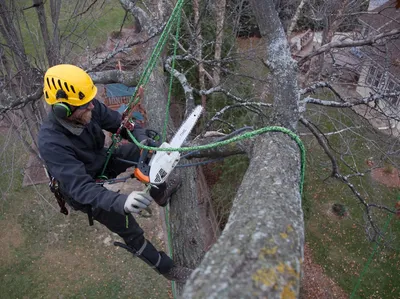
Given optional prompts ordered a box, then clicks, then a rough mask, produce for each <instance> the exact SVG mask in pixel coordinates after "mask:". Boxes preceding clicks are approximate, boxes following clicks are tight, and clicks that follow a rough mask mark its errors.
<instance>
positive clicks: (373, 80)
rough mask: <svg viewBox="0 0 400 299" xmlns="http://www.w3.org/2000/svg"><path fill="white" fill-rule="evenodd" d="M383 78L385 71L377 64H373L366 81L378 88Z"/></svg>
mask: <svg viewBox="0 0 400 299" xmlns="http://www.w3.org/2000/svg"><path fill="white" fill-rule="evenodd" d="M382 78H383V73H382V72H381V71H380V70H379V69H378V68H377V67H375V66H371V67H370V68H369V71H368V75H367V79H366V80H365V83H367V84H368V85H370V86H372V87H375V88H378V87H379V85H380V84H381V80H382Z"/></svg>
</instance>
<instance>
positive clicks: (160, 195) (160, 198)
mask: <svg viewBox="0 0 400 299" xmlns="http://www.w3.org/2000/svg"><path fill="white" fill-rule="evenodd" d="M181 185H182V181H181V179H180V178H179V176H177V175H174V176H172V175H171V176H170V178H169V179H168V180H167V182H166V183H165V185H160V186H159V188H160V189H164V191H161V192H160V191H159V190H157V189H156V188H152V189H151V190H150V195H151V197H153V199H154V201H155V202H156V203H157V204H158V205H159V206H162V207H165V206H166V205H167V204H168V202H169V200H170V198H171V196H172V195H173V194H174V193H175V192H176V191H177V190H178V189H179V187H180V186H181Z"/></svg>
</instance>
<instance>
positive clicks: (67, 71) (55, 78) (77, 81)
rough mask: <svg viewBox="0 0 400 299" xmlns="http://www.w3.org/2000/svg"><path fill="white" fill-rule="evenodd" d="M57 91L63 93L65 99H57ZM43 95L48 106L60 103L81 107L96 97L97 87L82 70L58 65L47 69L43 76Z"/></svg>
mask: <svg viewBox="0 0 400 299" xmlns="http://www.w3.org/2000/svg"><path fill="white" fill-rule="evenodd" d="M59 90H63V91H64V92H65V94H66V98H60V97H59V98H57V96H56V95H57V91H59ZM43 93H44V98H45V100H46V102H47V104H49V105H54V104H56V103H60V102H62V103H67V104H69V105H72V106H82V105H85V104H86V103H89V102H90V101H91V100H92V99H93V98H94V97H95V96H96V93H97V87H96V86H95V85H94V84H93V81H92V78H90V76H89V75H88V74H87V73H86V72H85V71H84V70H83V69H81V68H79V67H77V66H75V65H71V64H59V65H55V66H53V67H51V68H49V69H48V70H47V72H46V74H45V75H44V89H43Z"/></svg>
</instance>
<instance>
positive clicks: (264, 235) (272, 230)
mask: <svg viewBox="0 0 400 299" xmlns="http://www.w3.org/2000/svg"><path fill="white" fill-rule="evenodd" d="M244 2H245V1H228V3H227V6H226V9H227V11H226V12H225V14H222V13H221V14H219V16H221V18H218V22H217V24H215V28H213V27H212V28H209V27H207V26H205V25H204V26H201V25H199V23H200V24H201V23H202V22H205V21H206V20H207V17H209V16H210V15H213V14H214V13H215V10H213V9H210V7H213V6H212V3H211V2H210V1H193V3H192V8H193V11H194V16H193V20H192V18H191V16H190V15H183V24H184V26H182V28H186V31H185V32H184V33H182V35H181V38H180V39H179V50H178V55H177V56H176V57H171V55H170V51H166V52H163V56H162V59H161V60H159V61H158V64H157V65H156V66H155V68H154V70H153V73H152V76H150V81H149V83H148V84H147V86H146V93H145V101H144V105H145V108H146V110H147V112H148V117H149V119H151V126H152V127H153V128H155V129H158V130H160V128H162V126H163V116H164V112H165V111H164V109H165V108H164V107H165V104H166V94H167V90H166V78H165V75H166V73H165V71H167V73H168V74H171V75H172V76H173V77H174V80H175V81H174V82H175V86H178V88H179V89H178V90H175V91H174V92H175V94H176V97H177V98H178V100H180V101H181V102H182V103H184V106H185V109H186V110H187V111H190V110H191V108H192V107H194V105H195V102H196V101H198V99H199V98H201V97H203V96H206V95H213V98H212V99H213V100H212V101H213V102H211V103H209V102H208V103H207V105H206V109H207V113H208V114H209V115H210V116H209V117H208V119H205V121H204V122H205V124H204V126H203V129H199V131H198V132H197V133H199V138H196V139H195V140H188V142H189V144H192V145H196V144H208V143H210V142H212V141H214V140H216V139H218V137H215V135H216V134H215V131H222V132H224V133H226V134H229V133H235V131H236V129H237V128H240V127H242V126H244V125H245V124H246V125H249V124H250V125H252V126H253V127H263V126H266V125H279V126H283V127H285V128H288V129H290V130H292V131H294V132H297V131H298V130H301V131H302V132H304V131H305V129H307V130H308V132H310V133H311V134H312V135H313V136H314V137H315V138H316V140H317V142H318V143H319V145H320V146H321V147H322V149H323V150H324V151H325V153H326V154H327V156H328V157H329V159H330V161H331V168H332V172H331V177H332V178H336V179H338V180H339V181H341V182H343V183H344V184H345V185H346V186H347V187H348V188H349V190H351V192H352V193H353V195H354V197H355V198H356V199H357V200H358V202H360V203H361V204H362V205H363V207H364V209H365V215H366V221H365V225H366V226H368V227H372V230H373V232H374V235H375V236H380V235H382V230H381V227H380V225H379V224H377V223H376V219H375V218H374V214H373V211H374V210H376V209H379V210H382V211H384V212H388V213H394V212H395V211H394V210H393V209H392V208H390V207H386V206H384V205H380V204H375V203H370V202H368V201H367V200H366V196H364V195H363V194H361V192H359V191H358V190H357V186H355V185H354V184H353V183H352V181H351V180H352V178H354V177H357V176H361V175H363V172H361V171H359V167H358V166H359V165H356V163H354V165H353V164H351V163H348V162H347V161H346V160H345V159H341V158H342V156H341V154H340V153H339V154H337V153H336V152H335V149H334V148H333V147H332V145H331V144H330V143H329V136H330V134H341V132H342V131H343V130H352V129H354V128H353V127H352V126H351V125H348V124H341V126H340V127H338V128H337V130H335V131H334V132H331V131H328V130H327V129H326V130H324V129H323V128H322V125H320V124H318V123H315V122H313V120H312V117H313V116H314V114H315V115H317V114H318V113H319V114H318V115H322V113H325V112H323V111H321V110H317V109H315V110H313V108H310V106H312V107H313V106H314V105H319V106H323V107H325V106H329V107H335V108H338V109H347V108H351V107H355V106H361V105H366V104H369V103H373V102H375V101H378V100H383V99H387V98H389V97H393V96H397V95H398V94H397V93H386V92H383V93H382V92H377V93H375V94H373V95H371V96H370V97H367V98H363V99H360V100H355V101H354V100H352V99H350V98H344V97H343V96H341V95H340V94H339V93H338V92H337V90H336V89H335V87H334V86H333V84H331V83H330V82H317V83H315V84H310V85H306V86H304V88H303V89H299V88H298V82H297V76H298V69H297V63H296V61H294V60H293V58H292V57H291V54H290V52H289V46H288V43H287V40H286V35H285V32H284V29H283V26H282V23H281V20H280V19H279V16H278V12H277V11H276V9H275V5H274V3H272V1H261V0H252V1H251V6H252V8H253V13H254V16H255V19H256V21H257V24H258V27H259V29H260V33H261V35H262V37H263V39H261V40H252V43H251V44H250V46H248V48H247V49H245V50H243V47H242V48H241V47H240V46H238V43H239V42H238V43H236V42H232V34H233V36H234V37H235V36H236V33H237V32H239V31H240V26H241V24H240V12H241V8H242V7H243V5H244ZM120 3H121V4H122V6H123V7H124V9H125V10H127V11H128V12H129V13H130V14H132V15H133V16H134V17H135V18H136V19H137V20H138V22H139V23H140V28H141V32H140V33H139V34H138V35H137V37H136V39H135V41H134V42H132V43H130V44H124V45H118V46H117V47H116V48H115V49H113V50H112V51H110V53H109V55H107V57H105V58H103V59H101V60H100V61H99V60H97V62H96V63H93V64H88V65H87V69H88V70H89V71H90V74H91V76H92V78H93V79H94V81H95V82H97V83H100V82H101V83H107V82H125V83H126V82H129V83H130V84H132V85H134V84H135V83H137V82H138V78H139V76H140V74H141V70H142V69H143V67H144V64H142V65H141V66H140V68H138V69H137V70H135V71H118V70H111V69H109V68H108V66H107V64H108V63H110V64H112V63H113V62H112V59H113V58H114V57H115V55H116V54H118V53H122V52H123V51H125V50H127V49H129V48H130V47H132V46H133V45H136V44H140V43H144V44H146V46H147V47H146V49H147V51H148V53H147V54H146V55H145V56H146V57H150V52H151V50H152V49H154V47H155V45H156V42H157V40H158V38H159V33H160V32H161V30H162V28H163V26H164V25H165V22H166V20H167V18H168V16H169V14H170V12H171V10H172V7H173V5H172V3H169V2H167V1H163V2H161V3H160V2H159V1H155V0H154V1H150V0H149V1H143V3H142V5H141V6H138V5H136V2H135V1H128V0H120ZM197 4H198V5H197ZM200 4H202V5H200ZM0 8H1V7H0ZM238 8H240V9H238ZM36 9H40V6H39V7H36ZM218 9H219V10H217V11H219V12H222V11H220V10H221V9H222V8H221V7H218ZM222 15H224V20H223V21H224V22H222V19H223V18H222ZM238 20H239V21H238ZM6 21H7V20H6ZM43 23H44V22H43ZM222 32H223V33H224V35H223V36H224V37H225V38H223V39H222V41H223V42H222V46H221V48H219V46H220V43H219V42H218V46H217V47H216V45H215V44H217V42H216V43H214V41H215V40H216V38H217V37H218V38H220V37H221V35H220V34H221V33H222ZM226 32H229V33H230V35H228V34H225V33H226ZM8 34H9V33H8ZM44 34H45V33H44ZM200 36H201V37H202V39H199V37H200ZM388 36H389V35H382V36H377V35H374V36H371V37H368V38H365V37H361V38H360V39H358V40H355V41H353V42H350V43H349V42H346V41H341V42H339V43H334V42H328V43H327V44H326V45H325V46H324V47H322V48H320V49H318V50H317V51H316V52H315V53H313V54H311V55H310V56H308V57H305V58H304V60H302V61H300V62H299V64H302V63H303V62H304V61H307V60H308V59H310V58H311V57H312V56H317V55H318V54H321V53H327V52H328V51H329V50H330V49H333V48H339V47H349V46H351V45H367V44H371V45H373V44H374V43H375V42H376V41H378V40H380V41H382V40H383V41H385V39H384V38H385V37H388ZM390 36H391V37H398V32H397V33H396V32H391V33H390ZM218 40H219V39H218ZM193 41H195V43H193ZM202 41H203V42H202ZM10 43H11V41H10ZM15 49H16V52H15V53H14V51H13V52H12V53H13V55H19V53H20V52H18V51H17V50H18V49H20V47H15ZM60 49H63V47H62V46H60ZM220 51H221V52H220ZM216 53H217V54H216ZM219 53H220V54H219ZM215 54H216V55H215ZM18 57H19V56H18ZM21 57H22V58H19V59H21V61H22V62H21V63H23V62H24V61H25V60H24V59H23V57H24V56H23V55H22V56H21ZM210 57H211V58H210ZM173 58H174V59H175V60H176V68H175V69H172V67H171V66H172V59H173ZM57 59H58V58H57ZM61 61H65V59H63V58H61ZM92 61H93V59H92ZM193 70H195V71H193ZM214 71H216V72H217V73H219V75H220V80H211V79H212V78H215V77H213V76H211V75H210V76H208V75H207V74H211V73H213V72H214ZM193 73H194V75H193ZM203 75H205V76H206V77H207V78H208V79H209V81H207V80H205V79H204V80H203ZM322 89H323V90H328V91H329V99H325V98H319V94H316V95H313V93H315V92H318V91H319V90H322ZM38 90H40V88H39V85H38ZM27 94H29V93H24V94H23V95H22V96H21V97H20V98H18V99H16V97H14V96H12V97H11V98H12V100H11V101H9V102H8V103H7V105H4V106H3V107H2V110H1V112H2V113H5V112H7V111H10V110H13V109H14V110H15V109H16V108H19V107H20V105H25V104H26V103H29V101H35V100H36V101H37V100H38V99H39V97H40V96H41V93H40V92H37V93H35V95H34V96H27ZM377 109H378V108H377ZM299 122H300V123H301V124H302V126H301V127H299V125H298V123H299ZM169 123H171V122H169ZM342 125H343V126H342ZM320 126H321V128H320ZM173 131H174V128H172V126H170V132H169V133H170V134H171V133H172V132H173ZM205 131H207V132H205ZM210 131H214V132H213V133H214V134H206V133H210ZM349 142H350V141H349ZM239 154H240V155H246V156H247V157H249V166H248V169H247V171H246V172H245V174H244V176H243V179H242V182H241V184H240V187H239V188H238V191H237V193H236V196H235V198H234V199H233V206H232V209H231V212H230V216H229V219H228V223H227V225H226V226H225V228H224V230H223V232H222V234H221V236H220V237H219V239H218V240H217V242H216V244H214V246H212V247H211V249H210V250H209V251H208V252H207V253H206V251H207V250H208V247H209V246H208V245H209V244H208V243H207V241H206V235H207V231H206V228H205V227H204V226H202V222H201V217H202V214H201V213H202V212H201V211H200V210H199V209H198V208H197V207H198V203H199V202H200V201H201V199H202V196H203V194H204V193H206V191H207V190H204V188H205V184H204V182H202V181H201V180H202V177H203V174H202V170H201V169H199V168H197V169H196V168H194V167H192V168H189V169H187V170H185V176H184V184H183V187H182V188H181V189H180V190H179V191H178V193H177V194H176V198H175V199H176V200H174V201H173V202H172V204H171V209H170V220H171V229H172V235H173V248H174V260H176V261H177V262H178V263H180V264H183V265H186V266H189V267H192V268H196V271H195V273H194V275H193V277H192V279H191V280H190V281H189V282H188V283H187V285H186V287H185V289H183V287H182V286H179V291H180V292H182V293H183V297H184V298H186V297H213V296H215V297H232V296H235V297H237V296H239V297H240V296H247V295H248V294H252V295H254V296H256V297H266V296H268V297H278V296H289V297H290V296H292V297H295V296H297V295H298V293H299V287H300V276H301V260H302V257H303V244H304V226H303V211H302V205H301V194H300V188H299V184H300V152H299V148H298V145H297V144H296V143H295V142H294V141H293V140H292V139H291V138H290V137H288V136H287V135H285V134H283V133H267V134H263V135H260V136H258V137H257V138H255V139H253V140H243V141H240V142H239V143H237V144H235V145H232V146H227V147H224V148H215V149H211V150H208V151H205V152H200V153H195V154H193V157H195V158H204V157H225V156H230V155H239ZM338 156H339V159H338V158H337V157H338ZM384 156H385V157H388V156H389V155H388V154H387V152H385V153H384ZM338 160H339V161H338ZM183 162H184V163H189V162H188V161H183ZM346 163H347V164H346ZM343 164H345V165H344V166H343ZM355 166H357V167H355ZM343 169H344V170H345V171H346V173H345V174H342V172H343ZM229 187H231V186H227V188H229ZM374 240H377V238H376V237H375V238H374Z"/></svg>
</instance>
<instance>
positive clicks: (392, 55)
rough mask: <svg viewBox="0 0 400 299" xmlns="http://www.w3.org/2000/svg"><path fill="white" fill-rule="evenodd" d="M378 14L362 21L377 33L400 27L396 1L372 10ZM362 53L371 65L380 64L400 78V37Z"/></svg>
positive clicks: (361, 18) (364, 49)
mask: <svg viewBox="0 0 400 299" xmlns="http://www.w3.org/2000/svg"><path fill="white" fill-rule="evenodd" d="M372 12H375V13H377V14H367V15H363V16H361V17H360V21H361V22H363V23H365V24H366V25H367V26H368V27H370V28H373V30H375V32H373V30H372V31H369V32H370V33H375V34H376V33H378V32H387V31H390V30H393V29H398V28H399V27H400V9H396V0H391V1H388V2H386V3H385V4H383V5H382V6H379V7H377V8H375V9H374V10H372ZM362 51H363V52H364V53H365V54H366V55H367V56H368V57H369V59H370V60H371V61H370V62H371V63H374V64H379V65H380V66H381V67H383V68H384V69H385V70H388V71H389V73H391V74H392V76H393V77H394V78H396V79H397V78H398V77H400V55H399V53H400V36H398V35H397V36H395V37H394V38H392V39H390V38H389V39H388V40H387V41H386V42H385V43H384V44H383V45H380V46H378V47H376V46H375V47H364V48H363V49H362ZM397 80H398V79H397Z"/></svg>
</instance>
